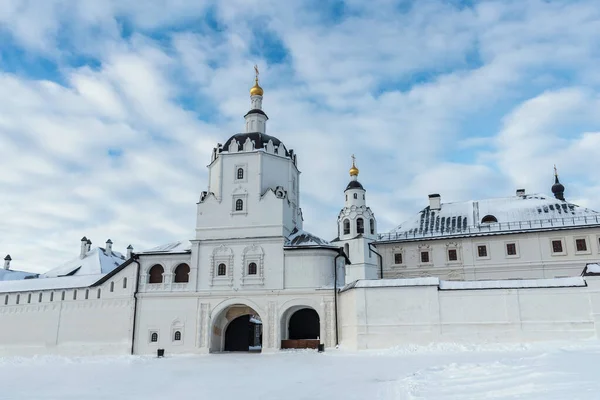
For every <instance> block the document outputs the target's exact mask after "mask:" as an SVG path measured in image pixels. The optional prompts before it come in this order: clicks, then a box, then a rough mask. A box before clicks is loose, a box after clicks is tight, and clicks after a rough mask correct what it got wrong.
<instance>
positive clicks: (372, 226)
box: [370, 218, 375, 235]
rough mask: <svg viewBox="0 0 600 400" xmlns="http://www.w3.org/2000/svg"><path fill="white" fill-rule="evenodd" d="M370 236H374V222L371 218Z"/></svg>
mask: <svg viewBox="0 0 600 400" xmlns="http://www.w3.org/2000/svg"><path fill="white" fill-rule="evenodd" d="M370 224H371V235H374V234H375V220H374V219H373V218H371V222H370Z"/></svg>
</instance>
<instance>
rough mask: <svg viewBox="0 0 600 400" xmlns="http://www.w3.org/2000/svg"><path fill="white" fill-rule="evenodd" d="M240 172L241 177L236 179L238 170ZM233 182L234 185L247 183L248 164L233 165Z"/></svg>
mask: <svg viewBox="0 0 600 400" xmlns="http://www.w3.org/2000/svg"><path fill="white" fill-rule="evenodd" d="M240 169H241V170H242V177H241V178H238V176H239V170H240ZM233 181H234V182H235V183H241V182H247V181H248V164H246V163H243V164H235V166H234V168H233Z"/></svg>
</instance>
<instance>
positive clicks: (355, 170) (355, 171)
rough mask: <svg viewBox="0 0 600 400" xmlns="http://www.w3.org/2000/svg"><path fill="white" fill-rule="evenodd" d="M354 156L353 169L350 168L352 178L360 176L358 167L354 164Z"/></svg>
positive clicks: (353, 158)
mask: <svg viewBox="0 0 600 400" xmlns="http://www.w3.org/2000/svg"><path fill="white" fill-rule="evenodd" d="M354 160H355V157H354V154H352V168H350V176H357V175H358V168H356V165H355V164H354Z"/></svg>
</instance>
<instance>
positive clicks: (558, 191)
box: [552, 165, 565, 201]
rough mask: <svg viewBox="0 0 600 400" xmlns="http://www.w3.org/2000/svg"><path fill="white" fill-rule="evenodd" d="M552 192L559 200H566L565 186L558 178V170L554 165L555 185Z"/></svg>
mask: <svg viewBox="0 0 600 400" xmlns="http://www.w3.org/2000/svg"><path fill="white" fill-rule="evenodd" d="M552 193H553V194H554V197H555V198H557V199H558V200H562V201H565V187H564V186H563V184H562V183H560V181H559V180H558V171H557V169H556V165H554V185H552Z"/></svg>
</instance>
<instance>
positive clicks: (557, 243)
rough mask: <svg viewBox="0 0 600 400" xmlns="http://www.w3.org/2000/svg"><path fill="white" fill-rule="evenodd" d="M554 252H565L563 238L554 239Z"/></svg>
mask: <svg viewBox="0 0 600 400" xmlns="http://www.w3.org/2000/svg"><path fill="white" fill-rule="evenodd" d="M552 252H553V253H562V252H563V245H562V240H553V241H552Z"/></svg>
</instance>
